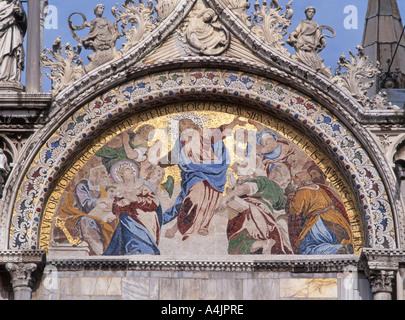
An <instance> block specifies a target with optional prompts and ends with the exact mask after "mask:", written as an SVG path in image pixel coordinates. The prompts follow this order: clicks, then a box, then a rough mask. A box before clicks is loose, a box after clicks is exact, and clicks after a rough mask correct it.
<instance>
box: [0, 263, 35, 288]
mask: <svg viewBox="0 0 405 320" xmlns="http://www.w3.org/2000/svg"><path fill="white" fill-rule="evenodd" d="M6 269H7V271H8V272H9V273H10V275H11V284H12V285H13V289H14V290H16V289H17V288H19V287H32V273H33V272H34V271H35V270H37V264H36V263H22V262H21V263H11V262H9V263H6Z"/></svg>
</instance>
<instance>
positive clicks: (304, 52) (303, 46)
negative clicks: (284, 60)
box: [287, 7, 335, 78]
mask: <svg viewBox="0 0 405 320" xmlns="http://www.w3.org/2000/svg"><path fill="white" fill-rule="evenodd" d="M315 13H316V9H315V8H314V7H307V8H306V9H305V15H306V20H303V21H301V22H300V24H299V25H298V27H297V28H296V29H295V31H293V32H292V33H291V34H290V35H289V37H288V39H287V43H288V44H289V45H290V46H292V47H294V48H295V56H294V58H295V59H296V60H298V61H300V62H302V63H304V64H306V65H308V66H310V67H311V68H313V69H315V70H317V71H319V72H322V73H323V74H324V75H326V76H327V77H330V78H331V77H332V73H331V71H330V67H328V68H326V67H325V65H324V64H323V59H322V58H320V57H319V56H318V53H319V52H321V51H322V50H323V49H324V48H325V47H326V40H325V37H329V38H333V37H334V36H335V31H334V30H333V29H332V28H330V27H327V26H319V25H318V24H317V23H316V22H315V21H313V20H312V19H313V17H314V15H315ZM324 29H327V30H329V31H331V32H332V36H328V35H325V34H322V31H323V30H324Z"/></svg>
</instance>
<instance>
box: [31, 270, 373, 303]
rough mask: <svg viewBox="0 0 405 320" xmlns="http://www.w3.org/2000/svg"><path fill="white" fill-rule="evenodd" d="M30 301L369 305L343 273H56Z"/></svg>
mask: <svg viewBox="0 0 405 320" xmlns="http://www.w3.org/2000/svg"><path fill="white" fill-rule="evenodd" d="M33 299H34V300H48V299H62V300H63V299H73V300H76V299H80V300H83V299H108V300H114V299H116V300H121V299H123V300H296V299H298V300H301V299H311V300H318V299H319V300H370V299H372V294H371V291H370V286H369V282H368V280H367V279H366V278H365V276H364V275H363V274H357V275H356V277H355V278H354V280H353V281H351V279H348V278H347V274H345V273H305V274H304V273H290V272H281V273H279V272H277V273H275V272H256V273H254V272H205V271H201V272H198V271H195V272H191V271H100V270H97V271H78V272H73V271H59V272H57V276H55V277H54V278H52V277H49V276H48V277H44V278H43V279H42V282H41V284H40V286H39V288H38V290H36V291H35V292H34V293H33Z"/></svg>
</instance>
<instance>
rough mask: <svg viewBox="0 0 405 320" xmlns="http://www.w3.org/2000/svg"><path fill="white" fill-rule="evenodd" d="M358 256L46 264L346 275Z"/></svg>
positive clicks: (57, 263)
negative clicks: (347, 268)
mask: <svg viewBox="0 0 405 320" xmlns="http://www.w3.org/2000/svg"><path fill="white" fill-rule="evenodd" d="M358 259H359V256H357V255H350V256H344V257H341V256H322V257H321V256H313V257H310V258H301V257H286V256H283V257H280V256H279V257H277V256H275V257H273V258H270V259H269V258H267V259H262V258H259V259H258V260H251V259H250V260H249V259H241V260H238V261H235V260H222V261H218V260H215V259H211V260H201V261H195V260H193V261H188V260H171V259H165V260H157V259H154V260H141V259H140V258H138V257H135V258H134V259H131V258H124V257H123V258H121V257H116V258H102V259H100V258H86V259H73V260H72V259H69V260H63V259H49V260H48V261H47V263H49V264H51V265H53V266H54V267H56V268H57V269H58V270H59V271H81V270H111V271H127V270H131V271H191V272H192V271H197V272H199V271H210V272H292V273H303V272H312V273H319V272H322V273H324V272H343V271H344V270H345V268H346V267H348V266H357V264H358Z"/></svg>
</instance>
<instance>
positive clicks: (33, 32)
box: [25, 0, 41, 93]
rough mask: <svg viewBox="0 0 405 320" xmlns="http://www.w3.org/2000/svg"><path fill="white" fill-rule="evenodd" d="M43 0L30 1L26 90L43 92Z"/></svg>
mask: <svg viewBox="0 0 405 320" xmlns="http://www.w3.org/2000/svg"><path fill="white" fill-rule="evenodd" d="M40 55H41V0H30V1H28V30H27V63H26V65H27V70H26V84H25V86H26V91H27V92H28V93H39V92H41V61H40Z"/></svg>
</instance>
